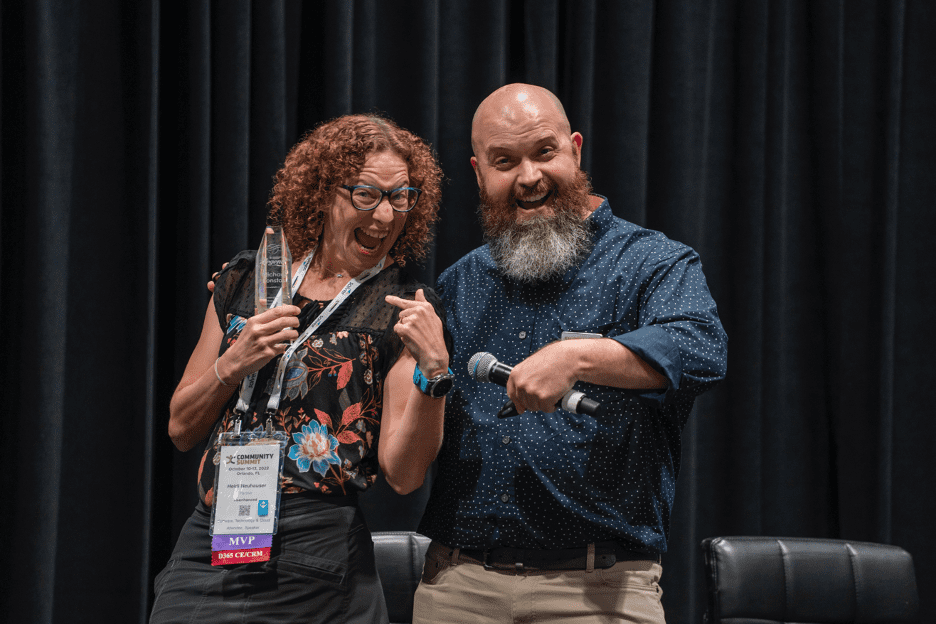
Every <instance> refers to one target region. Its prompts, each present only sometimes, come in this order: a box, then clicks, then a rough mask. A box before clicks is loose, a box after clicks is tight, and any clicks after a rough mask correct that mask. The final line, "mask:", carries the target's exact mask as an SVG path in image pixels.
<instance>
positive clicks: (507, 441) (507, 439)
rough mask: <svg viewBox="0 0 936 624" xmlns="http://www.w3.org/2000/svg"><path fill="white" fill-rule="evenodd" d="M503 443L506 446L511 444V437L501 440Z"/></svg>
mask: <svg viewBox="0 0 936 624" xmlns="http://www.w3.org/2000/svg"><path fill="white" fill-rule="evenodd" d="M501 442H503V443H504V444H510V436H504V437H503V438H501Z"/></svg>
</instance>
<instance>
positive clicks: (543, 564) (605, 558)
mask: <svg viewBox="0 0 936 624" xmlns="http://www.w3.org/2000/svg"><path fill="white" fill-rule="evenodd" d="M454 551H455V549H454V548H449V547H447V546H445V545H443V544H440V543H439V542H436V541H433V542H432V543H431V544H430V545H429V550H428V552H427V553H426V554H427V555H430V556H434V557H440V558H442V559H443V560H446V559H447V560H451V559H452V555H453V554H454ZM457 561H458V563H474V564H478V565H483V566H484V567H485V568H487V569H489V570H514V571H517V572H523V571H524V570H585V569H587V568H588V548H587V547H585V548H565V549H561V550H538V549H527V548H491V549H487V550H475V549H470V548H468V549H460V550H459V551H458V559H457ZM619 561H654V562H657V563H659V562H660V556H659V555H655V554H650V553H643V552H637V551H634V550H628V549H626V548H623V547H621V546H620V545H619V544H617V543H616V542H599V543H596V544H595V562H594V567H595V568H597V569H604V568H610V567H611V566H613V565H614V564H615V563H617V562H619ZM453 563H454V562H453Z"/></svg>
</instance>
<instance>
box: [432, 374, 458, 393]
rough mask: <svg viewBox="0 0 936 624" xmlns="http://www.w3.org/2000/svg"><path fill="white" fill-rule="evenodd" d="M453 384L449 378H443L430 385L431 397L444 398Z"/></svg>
mask: <svg viewBox="0 0 936 624" xmlns="http://www.w3.org/2000/svg"><path fill="white" fill-rule="evenodd" d="M453 385H455V382H454V381H453V380H452V378H451V377H443V378H442V379H440V380H438V381H437V382H435V383H434V384H433V385H432V389H431V392H432V396H433V397H434V398H439V397H444V396H445V395H446V394H448V391H449V390H451V389H452V386H453Z"/></svg>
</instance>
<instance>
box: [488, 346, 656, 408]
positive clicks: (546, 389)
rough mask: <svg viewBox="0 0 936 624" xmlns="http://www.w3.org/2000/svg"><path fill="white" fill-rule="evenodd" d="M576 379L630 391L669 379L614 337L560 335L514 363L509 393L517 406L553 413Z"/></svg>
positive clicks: (642, 388) (647, 387)
mask: <svg viewBox="0 0 936 624" xmlns="http://www.w3.org/2000/svg"><path fill="white" fill-rule="evenodd" d="M577 381H585V382H588V383H592V384H596V385H599V386H610V387H613V388H626V389H632V390H663V389H665V388H666V387H667V386H668V385H669V381H668V380H667V379H666V377H664V376H663V375H661V374H660V373H658V372H657V371H655V370H654V369H653V368H652V367H651V366H650V365H649V364H647V363H646V362H644V361H643V360H642V359H640V358H639V357H637V356H636V355H635V354H634V352H633V351H631V350H630V349H628V348H627V347H625V346H624V345H622V344H621V343H619V342H618V341H616V340H611V339H610V338H593V339H578V340H562V341H559V342H553V343H551V344H548V345H546V346H545V347H543V348H542V349H540V350H539V351H537V352H536V353H534V354H533V355H531V356H530V357H528V358H527V359H525V360H524V361H522V362H520V363H519V364H517V365H516V366H514V368H513V372H511V373H510V379H509V380H508V382H507V394H508V396H510V399H511V400H512V401H513V402H514V405H515V406H516V408H517V411H518V412H520V413H523V412H525V411H536V410H538V411H542V412H552V411H554V410H555V409H556V404H557V403H558V402H559V400H560V399H561V398H562V396H563V395H564V394H565V393H566V392H568V391H569V390H571V389H572V386H573V385H575V382H577Z"/></svg>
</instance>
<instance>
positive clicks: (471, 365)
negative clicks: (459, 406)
mask: <svg viewBox="0 0 936 624" xmlns="http://www.w3.org/2000/svg"><path fill="white" fill-rule="evenodd" d="M495 364H497V358H496V357H494V356H493V355H491V354H490V353H487V352H486V351H478V352H477V353H475V354H474V355H472V356H471V359H470V360H468V376H469V377H471V378H472V379H474V380H475V381H491V380H490V379H489V378H488V375H489V374H490V372H491V369H492V368H493V367H494V365H495Z"/></svg>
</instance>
